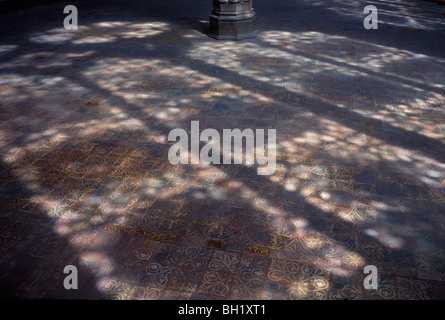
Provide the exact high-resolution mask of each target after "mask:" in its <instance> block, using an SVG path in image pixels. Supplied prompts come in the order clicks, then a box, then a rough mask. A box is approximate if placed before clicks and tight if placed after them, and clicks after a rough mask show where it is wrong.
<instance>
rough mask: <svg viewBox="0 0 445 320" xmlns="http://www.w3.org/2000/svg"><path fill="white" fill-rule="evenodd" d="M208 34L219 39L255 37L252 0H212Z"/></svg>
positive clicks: (254, 15)
mask: <svg viewBox="0 0 445 320" xmlns="http://www.w3.org/2000/svg"><path fill="white" fill-rule="evenodd" d="M209 35H210V36H211V37H213V38H215V39H221V40H242V39H247V38H253V37H256V35H257V32H256V12H255V11H254V10H253V8H252V0H213V11H212V14H211V15H210V34H209Z"/></svg>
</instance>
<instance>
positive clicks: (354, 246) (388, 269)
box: [0, 0, 445, 299]
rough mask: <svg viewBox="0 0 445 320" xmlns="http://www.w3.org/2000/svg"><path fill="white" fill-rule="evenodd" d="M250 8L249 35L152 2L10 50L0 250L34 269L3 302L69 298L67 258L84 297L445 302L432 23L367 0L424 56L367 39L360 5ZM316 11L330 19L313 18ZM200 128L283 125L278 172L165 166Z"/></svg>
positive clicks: (431, 18)
mask: <svg viewBox="0 0 445 320" xmlns="http://www.w3.org/2000/svg"><path fill="white" fill-rule="evenodd" d="M256 2H257V4H258V8H257V11H258V12H259V13H260V14H262V15H263V19H264V20H263V24H260V27H259V28H260V30H259V34H258V37H257V38H256V39H252V40H248V41H240V42H234V41H215V40H213V39H211V38H209V37H207V36H206V35H205V34H202V32H201V31H200V30H199V27H198V25H195V24H194V23H193V22H191V21H190V20H188V19H186V18H184V17H182V20H181V18H178V19H179V21H175V20H174V19H173V18H174V17H175V15H181V14H183V13H182V12H181V10H180V9H181V8H182V9H184V8H183V7H184V6H185V5H184V4H182V5H180V6H179V7H178V8H176V9H175V11H174V13H172V15H171V17H170V18H169V17H167V16H166V17H164V16H163V14H162V12H164V10H165V8H164V7H163V4H161V3H155V4H153V6H154V7H155V8H156V9H158V10H154V11H153V12H154V13H153V15H148V16H144V15H143V14H140V12H138V10H137V9H136V8H133V9H131V6H129V7H128V8H126V9H125V10H122V11H117V12H116V11H113V4H110V5H109V6H110V7H107V8H106V9H104V10H105V12H102V11H100V10H102V9H103V8H100V6H97V8H95V7H93V8H92V9H89V10H90V11H91V12H94V14H93V13H91V14H89V15H88V16H87V17H85V19H84V20H83V21H82V23H81V24H80V27H79V30H78V31H76V32H74V31H72V30H65V29H63V28H61V26H58V25H57V26H56V24H54V25H52V24H50V25H48V26H46V25H45V26H44V25H42V26H38V27H36V30H32V31H30V32H29V33H28V34H26V35H25V34H24V35H23V36H24V37H20V38H15V37H14V36H8V37H6V38H5V40H4V41H5V43H0V56H1V57H2V58H1V60H0V151H1V159H0V160H1V167H0V205H1V209H2V210H1V212H0V225H1V227H2V229H1V230H2V231H1V232H2V233H1V237H2V238H1V239H2V242H1V246H0V250H1V251H0V252H1V253H2V254H4V258H3V259H6V258H8V259H12V261H14V262H13V263H11V264H8V265H6V264H3V265H2V267H1V269H0V270H1V271H2V272H3V273H2V275H3V276H2V281H4V282H7V281H13V280H14V279H15V278H14V277H13V275H15V272H21V275H22V276H23V279H21V280H20V281H18V282H19V283H18V285H17V288H14V290H12V292H11V294H14V295H16V296H18V297H38V298H42V297H67V298H71V297H72V296H70V294H73V293H72V292H67V291H66V290H64V289H63V287H61V286H60V281H61V279H63V277H64V274H63V272H62V271H63V267H64V266H65V265H68V264H72V265H77V266H78V267H79V268H80V270H81V279H84V280H83V281H84V283H85V282H87V283H88V285H87V286H86V287H84V288H83V289H82V290H80V291H79V292H78V293H77V294H78V295H77V296H76V297H80V298H107V299H179V298H185V299H212V298H220V299H221V298H222V299H227V298H230V299H343V298H348V299H349V298H350V299H353V298H356V299H361V298H386V299H390V298H401V299H405V298H409V299H410V298H435V297H436V295H438V294H439V293H437V292H440V294H443V290H442V291H440V290H439V291H437V290H438V289H437V288H440V285H441V284H442V283H443V281H445V253H444V249H443V244H444V240H445V239H444V236H443V234H444V230H445V220H444V218H443V208H444V202H445V192H444V190H445V171H444V169H445V164H444V159H445V147H444V140H443V137H444V132H445V126H444V125H443V123H444V120H445V114H444V112H445V108H444V105H445V56H444V55H443V54H444V52H445V51H444V50H443V49H444V47H443V44H442V47H441V49H442V51H440V50H439V49H440V48H439V49H437V50H436V49H434V47H432V46H430V44H429V39H430V38H428V37H431V38H434V37H435V36H436V35H435V33H434V32H439V31H440V32H442V34H443V30H444V25H443V20H442V21H441V20H439V19H438V17H439V16H440V13H437V14H436V15H435V14H433V13H431V12H430V11H425V10H427V9H425V8H427V6H428V4H425V3H420V4H419V6H418V7H417V5H414V3H417V2H416V1H413V2H411V4H410V5H407V6H406V7H404V8H403V10H402V11H398V10H399V8H400V7H401V6H403V5H402V2H397V1H395V2H394V4H389V3H388V2H384V1H371V2H373V3H375V4H376V5H377V6H378V5H380V4H381V5H382V6H384V7H385V8H384V10H382V17H383V21H384V23H383V25H382V28H384V27H385V26H392V27H394V28H402V29H401V30H402V31H400V32H402V33H409V34H410V36H411V37H412V40H411V41H414V42H419V45H418V47H419V49H418V50H416V49H415V48H413V47H412V46H411V45H408V44H406V43H405V42H404V40H405V38H404V39H401V40H400V41H398V40H397V37H396V36H394V35H393V34H386V35H385V34H384V33H381V35H380V36H381V37H382V40H379V39H380V38H378V37H375V36H372V37H371V39H368V38H367V37H366V30H364V29H363V30H359V31H357V30H356V29H355V28H356V26H355V22H356V21H358V22H359V28H362V25H360V24H361V23H362V19H363V14H362V13H363V12H362V10H363V7H362V6H361V4H362V3H361V2H360V4H358V3H357V2H356V1H347V2H345V1H341V2H339V1H333V2H330V4H329V5H327V4H326V3H327V2H326V1H321V0H320V1H302V2H301V3H300V4H295V5H290V4H285V3H284V1H283V2H280V1H279V2H278V3H277V4H276V5H277V9H274V10H277V11H278V12H279V15H280V16H281V18H280V19H281V20H282V23H278V22H277V21H278V20H274V17H268V16H267V9H268V8H269V9H270V8H271V6H272V5H270V4H267V3H266V2H264V1H260V0H257V1H256ZM203 3H204V2H203ZM115 6H117V4H116V5H115ZM286 6H289V7H291V8H293V9H292V10H294V11H292V10H287V9H288V8H287V7H286ZM294 6H295V7H294ZM320 6H323V7H325V9H324V10H325V11H324V12H321V15H322V16H324V15H328V14H331V13H332V15H335V16H336V17H337V18H336V19H337V20H336V19H334V18H332V21H331V20H329V21H327V22H326V23H325V24H323V25H322V24H320V23H316V22H315V21H313V18H312V19H310V17H315V16H318V10H320ZM57 7H58V8H59V7H60V6H57ZM328 7H329V8H328ZM60 8H62V7H60ZM119 8H121V7H119ZM144 8H145V9H147V8H151V7H150V5H149V4H145V7H144ZM121 9H122V8H121ZM170 9H172V8H170ZM299 9H301V12H304V17H305V18H304V19H302V20H301V21H299V20H298V19H294V18H295V16H297V15H296V13H295V12H299ZM29 10H36V11H39V10H40V9H39V8H36V9H29ZM195 10H197V11H191V14H192V17H191V18H190V19H192V18H193V17H196V16H199V15H200V14H201V13H202V12H201V11H199V10H200V7H199V6H198V7H197V8H196V9H195ZM99 12H100V14H99ZM143 12H145V11H143ZM156 12H158V13H156ZM394 12H397V14H396V15H394V16H393V17H394V19H390V17H391V16H392V13H394ZM425 12H426V13H425ZM441 12H443V10H442V11H441ZM203 13H204V14H208V12H206V11H205V10H204V12H203ZM423 13H425V16H423V15H422V14H423ZM107 14H110V15H112V17H113V18H112V19H111V18H110V17H107ZM410 15H413V17H416V18H415V19H414V18H413V19H414V20H413V19H409V17H410ZM348 16H352V17H353V19H352V20H351V21H349V20H348V18H347V17H348ZM7 19H9V20H11V19H12V16H7ZM386 19H389V20H391V22H386ZM9 20H7V21H8V22H10V21H9ZM198 20H199V19H196V21H198ZM418 20H419V21H418ZM200 23H202V22H200ZM404 28H416V29H417V28H419V29H422V31H421V32H408V31H403V30H405V29H404ZM407 30H411V29H407ZM428 32H432V35H430V36H428ZM434 39H435V38H434ZM16 42H17V44H16ZM191 121H199V122H200V128H201V130H203V129H205V128H214V129H216V130H218V131H220V132H222V130H223V129H226V128H227V129H234V128H240V129H245V128H252V129H269V128H270V129H276V130H277V166H276V170H275V173H274V174H272V175H269V176H267V175H265V176H260V175H258V174H257V166H256V165H233V164H232V165H230V164H210V165H205V164H198V165H192V164H186V165H181V164H179V165H172V164H171V163H170V162H169V160H168V157H167V154H168V150H169V148H170V146H171V145H172V144H173V142H171V141H168V139H167V137H168V134H169V132H170V131H171V130H172V129H175V128H182V129H185V130H186V131H187V132H190V123H191ZM209 240H211V241H213V247H212V242H210V245H209V242H208V241H209ZM19 243H20V245H19ZM218 245H220V247H218ZM14 246H17V248H18V249H17V251H14V249H13V248H14ZM215 248H216V249H215ZM252 248H253V249H252ZM258 252H260V253H261V254H258ZM265 252H266V253H265ZM20 257H23V259H22V258H20ZM21 260H23V261H21ZM14 264H15V265H14ZM372 264H373V265H376V266H377V267H378V268H380V269H379V270H381V274H382V276H381V279H380V287H379V289H378V290H375V291H367V290H365V289H364V288H363V278H364V274H363V268H364V267H365V266H366V265H372ZM14 267H16V268H18V269H14ZM15 270H19V271H15ZM45 272H48V274H47V275H46V276H42V274H43V273H45ZM8 277H9V278H8ZM8 279H12V280H8ZM85 279H88V281H86V280H85ZM442 289H443V288H442ZM435 290H436V291H435Z"/></svg>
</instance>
